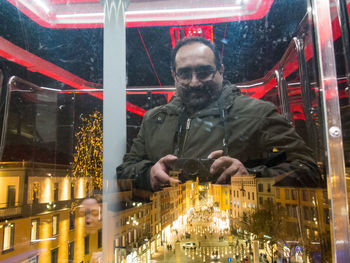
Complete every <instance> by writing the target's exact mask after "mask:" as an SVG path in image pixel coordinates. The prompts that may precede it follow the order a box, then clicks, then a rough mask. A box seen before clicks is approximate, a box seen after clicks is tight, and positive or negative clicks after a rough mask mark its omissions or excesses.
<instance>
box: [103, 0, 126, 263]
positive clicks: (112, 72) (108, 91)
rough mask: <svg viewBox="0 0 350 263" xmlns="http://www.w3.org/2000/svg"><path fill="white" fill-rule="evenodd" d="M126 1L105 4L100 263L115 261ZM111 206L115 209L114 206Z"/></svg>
mask: <svg viewBox="0 0 350 263" xmlns="http://www.w3.org/2000/svg"><path fill="white" fill-rule="evenodd" d="M125 9H126V1H125V0H105V2H104V13H105V21H104V43H103V44H104V56H103V83H104V90H103V231H102V240H103V260H102V262H106V263H110V262H114V261H115V255H114V253H115V251H114V249H115V248H114V235H115V233H117V231H116V222H115V217H114V215H115V213H113V210H114V209H113V206H115V205H116V202H117V200H112V199H113V198H111V197H114V198H115V195H113V192H115V191H116V188H115V186H116V181H115V180H116V171H115V169H116V167H117V165H119V164H120V163H121V162H122V158H123V155H124V153H125V150H126V92H125V90H126V56H125V49H126V46H125V45H126V44H125ZM113 203H114V205H113Z"/></svg>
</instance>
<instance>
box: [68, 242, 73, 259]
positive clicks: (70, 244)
mask: <svg viewBox="0 0 350 263" xmlns="http://www.w3.org/2000/svg"><path fill="white" fill-rule="evenodd" d="M68 262H74V241H72V242H69V243H68Z"/></svg>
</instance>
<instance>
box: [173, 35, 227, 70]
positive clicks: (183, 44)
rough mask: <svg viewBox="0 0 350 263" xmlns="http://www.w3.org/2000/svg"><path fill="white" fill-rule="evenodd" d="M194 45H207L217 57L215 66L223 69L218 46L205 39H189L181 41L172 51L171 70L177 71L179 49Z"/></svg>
mask: <svg viewBox="0 0 350 263" xmlns="http://www.w3.org/2000/svg"><path fill="white" fill-rule="evenodd" d="M192 43H201V44H203V45H206V46H207V47H209V48H210V49H211V51H213V53H214V56H215V66H216V68H217V69H220V68H221V57H220V54H219V51H218V49H217V48H216V46H215V45H214V44H213V43H212V42H211V41H210V40H208V39H205V38H203V37H187V38H183V39H181V40H180V41H179V42H178V43H177V44H176V46H175V48H174V49H173V50H172V51H171V58H170V69H171V70H172V71H175V57H176V54H177V52H178V51H179V49H180V48H181V47H183V46H186V45H190V44H192Z"/></svg>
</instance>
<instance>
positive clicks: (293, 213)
mask: <svg viewBox="0 0 350 263" xmlns="http://www.w3.org/2000/svg"><path fill="white" fill-rule="evenodd" d="M297 209H298V208H297V206H296V205H292V217H294V218H297V215H298V213H297Z"/></svg>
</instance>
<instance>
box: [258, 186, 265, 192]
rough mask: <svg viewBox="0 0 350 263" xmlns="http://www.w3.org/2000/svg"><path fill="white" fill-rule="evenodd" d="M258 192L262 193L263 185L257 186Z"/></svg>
mask: <svg viewBox="0 0 350 263" xmlns="http://www.w3.org/2000/svg"><path fill="white" fill-rule="evenodd" d="M258 191H259V193H261V192H264V185H263V184H258Z"/></svg>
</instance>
